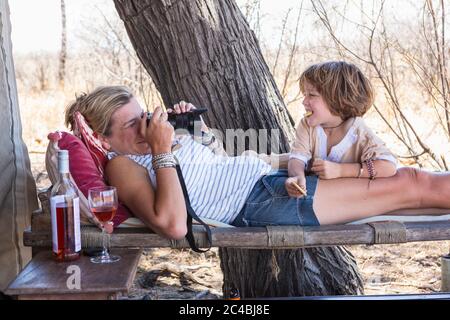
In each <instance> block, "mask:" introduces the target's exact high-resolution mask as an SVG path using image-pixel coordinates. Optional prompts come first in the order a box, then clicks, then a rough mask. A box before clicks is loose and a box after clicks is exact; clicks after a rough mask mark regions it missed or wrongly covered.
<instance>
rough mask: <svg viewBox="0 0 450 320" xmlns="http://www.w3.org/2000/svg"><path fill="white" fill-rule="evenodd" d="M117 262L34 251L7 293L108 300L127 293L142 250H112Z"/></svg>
mask: <svg viewBox="0 0 450 320" xmlns="http://www.w3.org/2000/svg"><path fill="white" fill-rule="evenodd" d="M112 253H113V254H116V255H119V256H120V257H121V259H120V260H119V261H118V262H115V263H110V264H95V263H92V262H91V261H90V260H89V257H87V256H85V255H82V256H81V257H80V259H78V260H76V261H71V262H57V261H55V260H54V259H53V257H52V253H51V251H49V250H47V251H42V252H40V253H39V254H37V255H36V256H35V257H34V258H33V259H32V260H31V261H30V263H28V265H27V266H26V267H25V268H24V269H23V270H22V271H21V272H20V274H19V275H18V276H17V277H16V279H15V280H14V281H13V282H12V283H11V284H10V285H9V287H8V289H7V290H6V294H7V295H10V296H13V297H15V298H17V299H19V300H36V299H38V300H54V299H58V300H61V299H64V300H72V299H77V300H78V299H89V300H97V299H101V300H109V299H117V298H119V297H121V296H122V295H126V294H127V293H128V291H129V289H130V288H131V285H132V284H133V279H134V276H135V274H136V270H137V265H138V263H139V258H140V256H141V253H142V250H141V249H114V250H112Z"/></svg>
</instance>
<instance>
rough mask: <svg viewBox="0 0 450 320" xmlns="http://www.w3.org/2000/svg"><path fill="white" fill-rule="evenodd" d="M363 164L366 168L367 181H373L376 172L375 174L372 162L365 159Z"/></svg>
mask: <svg viewBox="0 0 450 320" xmlns="http://www.w3.org/2000/svg"><path fill="white" fill-rule="evenodd" d="M364 162H365V163H366V166H367V172H368V173H369V179H370V180H374V179H375V176H376V172H375V167H374V165H373V160H372V159H367V160H366V161H364Z"/></svg>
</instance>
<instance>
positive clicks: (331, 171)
mask: <svg viewBox="0 0 450 320" xmlns="http://www.w3.org/2000/svg"><path fill="white" fill-rule="evenodd" d="M311 171H313V172H314V173H315V174H317V175H318V176H319V178H320V179H336V178H340V177H341V165H340V164H339V163H337V162H332V161H327V160H322V159H319V158H317V159H314V162H313V165H312V167H311Z"/></svg>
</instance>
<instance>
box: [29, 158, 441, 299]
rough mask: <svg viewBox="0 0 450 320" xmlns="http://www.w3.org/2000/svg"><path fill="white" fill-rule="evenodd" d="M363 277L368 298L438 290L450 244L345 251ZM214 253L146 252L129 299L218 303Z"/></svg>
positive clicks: (35, 163)
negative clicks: (209, 301) (444, 257)
mask: <svg viewBox="0 0 450 320" xmlns="http://www.w3.org/2000/svg"><path fill="white" fill-rule="evenodd" d="M30 160H31V166H32V171H33V175H34V177H35V179H36V181H37V185H38V188H42V187H45V186H48V185H49V181H48V179H47V176H46V173H45V169H44V166H43V164H44V154H42V153H33V152H31V153H30ZM349 249H350V251H351V252H352V253H353V255H354V256H355V258H356V260H357V262H358V266H359V268H360V272H361V274H362V276H363V279H364V290H365V294H366V295H373V294H396V293H432V292H439V291H440V286H441V281H440V280H441V269H440V258H441V256H443V255H446V254H448V253H449V252H450V241H438V242H421V243H407V244H400V245H397V244H396V245H375V246H369V245H359V246H351V247H349ZM222 277H223V275H222V272H221V270H220V261H219V256H218V250H217V249H212V250H211V251H209V252H207V253H202V254H198V253H195V252H192V251H190V250H173V249H166V248H164V249H149V250H145V251H144V253H143V255H142V257H141V260H140V263H139V267H138V271H137V274H136V278H135V281H134V284H133V287H132V290H131V291H130V293H129V295H128V299H152V300H153V299H217V298H221V297H222Z"/></svg>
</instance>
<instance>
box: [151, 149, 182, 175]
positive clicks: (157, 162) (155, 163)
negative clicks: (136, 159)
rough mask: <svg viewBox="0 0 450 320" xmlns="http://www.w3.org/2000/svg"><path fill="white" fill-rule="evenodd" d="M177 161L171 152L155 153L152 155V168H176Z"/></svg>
mask: <svg viewBox="0 0 450 320" xmlns="http://www.w3.org/2000/svg"><path fill="white" fill-rule="evenodd" d="M176 166H177V161H176V159H175V156H174V155H173V154H172V153H171V152H165V153H160V154H155V155H153V157H152V168H153V170H155V171H156V170H158V169H162V168H175V167H176Z"/></svg>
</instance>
